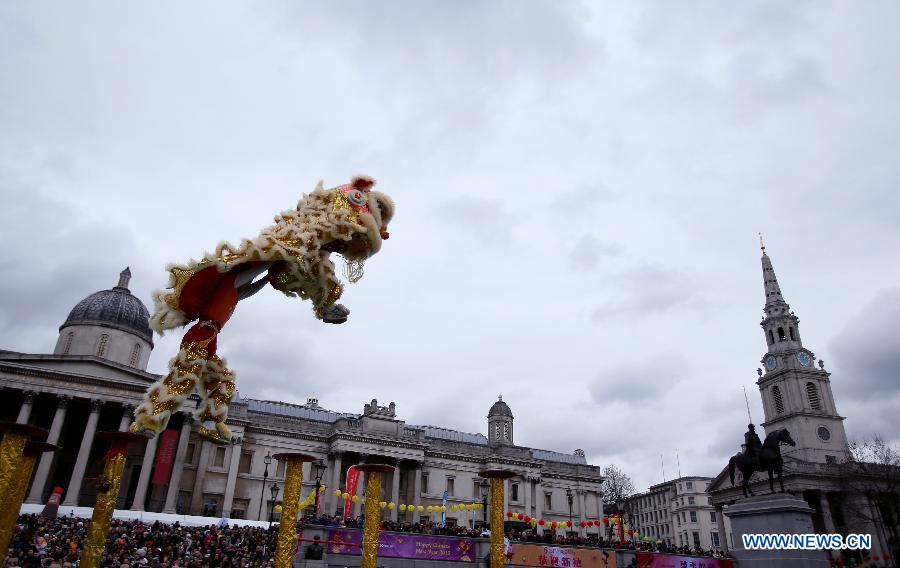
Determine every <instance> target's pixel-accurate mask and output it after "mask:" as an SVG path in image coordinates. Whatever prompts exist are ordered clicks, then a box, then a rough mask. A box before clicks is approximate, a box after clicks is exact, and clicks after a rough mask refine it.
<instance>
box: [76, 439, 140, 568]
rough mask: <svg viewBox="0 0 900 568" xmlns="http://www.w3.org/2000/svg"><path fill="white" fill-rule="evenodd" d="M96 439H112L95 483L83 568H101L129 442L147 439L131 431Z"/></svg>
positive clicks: (82, 557) (83, 555)
mask: <svg viewBox="0 0 900 568" xmlns="http://www.w3.org/2000/svg"><path fill="white" fill-rule="evenodd" d="M97 438H100V439H106V440H112V447H111V448H110V450H109V452H107V454H106V457H105V464H104V466H103V476H102V477H101V478H100V480H99V481H98V483H97V502H96V504H95V505H94V514H93V515H91V529H90V531H88V535H87V539H86V540H85V542H84V551H83V552H82V554H81V564H80V566H82V567H83V568H100V559H101V558H102V557H103V551H104V550H105V548H106V538H107V536H108V535H109V524H110V522H111V521H112V516H113V510H115V508H116V501H117V500H118V499H119V487H120V486H121V483H122V472H123V471H124V470H125V460H126V459H127V458H128V443H129V442H142V441H146V440H147V438H146V437H145V436H141V435H139V434H132V433H130V432H100V433H98V434H97Z"/></svg>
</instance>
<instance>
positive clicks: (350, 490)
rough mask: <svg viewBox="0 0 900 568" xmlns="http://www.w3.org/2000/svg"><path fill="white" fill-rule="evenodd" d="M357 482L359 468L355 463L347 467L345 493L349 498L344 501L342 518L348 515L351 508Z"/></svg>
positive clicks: (345, 518)
mask: <svg viewBox="0 0 900 568" xmlns="http://www.w3.org/2000/svg"><path fill="white" fill-rule="evenodd" d="M358 483H359V470H358V469H356V466H355V465H351V466H350V467H349V468H348V469H347V494H348V495H350V498H349V499H347V500H346V501H344V520H347V518H348V517H349V516H350V511H352V510H353V496H354V495H356V485H357V484H358Z"/></svg>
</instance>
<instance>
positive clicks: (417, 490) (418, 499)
mask: <svg viewBox="0 0 900 568" xmlns="http://www.w3.org/2000/svg"><path fill="white" fill-rule="evenodd" d="M423 469H425V462H416V473H415V480H414V483H413V505H415V506H416V508H418V506H419V505H421V504H422V470H423ZM417 514H418V512H415V513H414V514H413V517H412V518H413V522H415V520H416V515H417Z"/></svg>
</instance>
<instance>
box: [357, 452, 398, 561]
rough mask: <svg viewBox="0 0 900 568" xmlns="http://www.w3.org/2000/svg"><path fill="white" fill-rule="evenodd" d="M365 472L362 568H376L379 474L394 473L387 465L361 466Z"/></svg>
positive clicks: (379, 508) (379, 511)
mask: <svg viewBox="0 0 900 568" xmlns="http://www.w3.org/2000/svg"><path fill="white" fill-rule="evenodd" d="M359 470H360V471H364V472H366V517H365V522H364V523H363V539H362V568H377V565H378V526H379V525H380V524H381V505H379V503H380V502H381V474H382V473H385V472H388V471H394V468H393V467H392V466H389V465H381V464H363V465H361V466H359Z"/></svg>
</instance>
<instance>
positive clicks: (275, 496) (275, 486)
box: [269, 481, 280, 529]
mask: <svg viewBox="0 0 900 568" xmlns="http://www.w3.org/2000/svg"><path fill="white" fill-rule="evenodd" d="M279 489H280V487H278V482H277V481H273V482H272V487H270V488H269V491H271V492H272V500H271V501H269V528H270V529H271V528H272V515H273V513H274V510H275V500H276V499H278V490H279Z"/></svg>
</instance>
